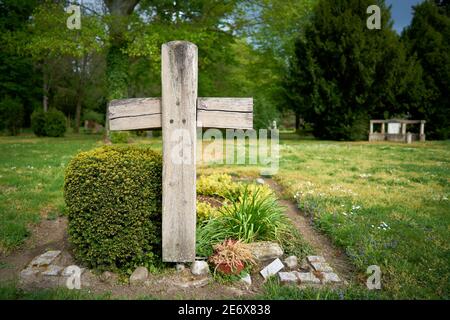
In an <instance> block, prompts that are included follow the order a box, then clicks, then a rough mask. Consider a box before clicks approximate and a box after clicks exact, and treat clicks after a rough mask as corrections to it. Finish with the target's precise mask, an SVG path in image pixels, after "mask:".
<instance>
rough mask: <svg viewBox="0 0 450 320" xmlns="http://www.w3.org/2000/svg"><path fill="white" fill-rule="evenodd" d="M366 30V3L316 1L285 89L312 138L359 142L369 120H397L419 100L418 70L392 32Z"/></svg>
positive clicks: (385, 25) (385, 21)
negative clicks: (300, 113)
mask: <svg viewBox="0 0 450 320" xmlns="http://www.w3.org/2000/svg"><path fill="white" fill-rule="evenodd" d="M377 2H378V5H379V6H380V8H381V10H382V13H381V14H382V25H381V29H380V30H369V29H368V28H367V26H366V21H367V18H368V15H367V14H366V10H367V8H368V7H369V6H370V5H372V4H373V1H371V0H320V1H319V2H318V4H317V6H316V7H315V8H314V11H313V14H312V18H311V22H310V23H309V24H308V25H307V26H306V27H305V29H304V33H302V35H300V36H299V38H298V41H297V45H296V55H297V56H296V59H295V60H294V61H293V63H292V67H291V73H290V75H291V77H292V78H291V79H288V81H287V82H286V83H287V85H286V90H287V91H289V93H290V94H289V97H290V100H291V101H292V103H293V105H294V109H295V110H296V111H297V112H304V113H305V118H306V120H307V121H309V122H311V123H312V124H313V128H314V133H315V135H316V136H318V137H321V138H327V139H351V140H355V139H365V137H366V136H367V132H368V122H369V118H370V117H377V118H384V117H391V116H402V115H405V114H406V113H407V112H409V111H410V110H411V109H415V108H417V106H418V105H419V104H420V98H421V94H420V92H421V90H422V87H421V81H420V72H421V70H420V67H419V65H418V64H417V62H416V61H415V60H414V59H413V58H409V57H408V56H407V54H406V51H405V48H404V46H403V45H402V44H401V42H400V39H399V37H398V36H397V34H396V33H395V32H394V31H393V29H392V22H391V19H390V12H389V9H388V8H387V7H386V5H385V4H384V1H382V0H380V1H377Z"/></svg>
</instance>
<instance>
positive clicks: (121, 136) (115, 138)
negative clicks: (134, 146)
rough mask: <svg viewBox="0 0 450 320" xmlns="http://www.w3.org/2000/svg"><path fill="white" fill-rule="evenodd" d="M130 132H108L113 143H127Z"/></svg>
mask: <svg viewBox="0 0 450 320" xmlns="http://www.w3.org/2000/svg"><path fill="white" fill-rule="evenodd" d="M129 137H130V134H129V133H128V132H127V131H112V132H111V133H110V134H109V138H110V139H111V142H112V143H113V144H118V143H128V138H129Z"/></svg>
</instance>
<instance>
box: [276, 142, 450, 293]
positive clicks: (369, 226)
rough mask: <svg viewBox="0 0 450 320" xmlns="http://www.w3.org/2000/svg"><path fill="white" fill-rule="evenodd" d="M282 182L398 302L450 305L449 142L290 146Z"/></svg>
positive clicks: (285, 147)
mask: <svg viewBox="0 0 450 320" xmlns="http://www.w3.org/2000/svg"><path fill="white" fill-rule="evenodd" d="M281 150H282V151H281V159H280V161H281V163H280V168H281V170H280V172H279V174H278V175H277V177H276V179H277V180H278V182H279V183H280V184H282V185H283V186H284V187H285V188H286V189H287V190H288V194H289V196H290V197H292V198H293V199H295V200H296V201H297V203H298V206H299V208H300V209H301V210H302V211H304V212H305V213H306V214H308V215H310V216H311V217H312V219H313V221H314V223H315V225H316V226H317V228H318V229H320V230H322V231H323V232H324V233H326V234H327V235H329V236H330V237H331V239H332V240H333V241H334V243H335V244H337V245H339V246H341V247H343V248H345V250H346V252H347V254H348V256H349V257H350V258H351V260H352V261H353V263H354V264H355V265H356V266H357V268H358V270H359V271H360V273H361V279H363V278H364V277H366V275H365V274H364V273H365V271H366V269H367V267H368V266H370V265H378V266H380V267H381V271H382V273H383V274H382V285H383V287H384V289H385V290H386V291H387V292H388V293H389V294H390V295H391V296H392V297H393V298H425V299H428V298H447V299H448V298H449V289H450V279H449V275H450V267H449V265H450V251H449V248H450V201H449V198H450V142H449V141H446V142H427V143H425V144H413V145H404V144H389V143H375V144H373V143H371V144H369V143H344V142H342V143H337V142H317V141H308V142H305V141H294V140H290V141H283V142H282V146H281Z"/></svg>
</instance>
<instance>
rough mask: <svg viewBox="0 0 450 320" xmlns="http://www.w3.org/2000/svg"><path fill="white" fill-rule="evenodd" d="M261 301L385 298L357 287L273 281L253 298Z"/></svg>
mask: <svg viewBox="0 0 450 320" xmlns="http://www.w3.org/2000/svg"><path fill="white" fill-rule="evenodd" d="M255 299H261V300H382V299H387V296H386V295H385V294H384V293H383V292H382V291H381V292H380V291H369V290H366V289H364V288H362V287H361V286H358V285H350V286H348V287H345V288H329V287H324V288H312V287H310V288H304V289H299V288H297V287H295V286H281V285H280V284H279V282H278V281H277V280H275V279H269V281H267V283H265V284H264V292H263V293H262V294H260V295H258V296H256V297H255Z"/></svg>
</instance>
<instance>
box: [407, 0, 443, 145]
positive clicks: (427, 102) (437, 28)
mask: <svg viewBox="0 0 450 320" xmlns="http://www.w3.org/2000/svg"><path fill="white" fill-rule="evenodd" d="M403 39H404V41H405V43H406V44H407V45H408V47H409V52H410V54H411V55H417V57H418V59H419V62H420V64H421V66H422V69H423V82H424V83H425V86H426V90H427V91H426V94H425V99H424V104H423V105H421V106H420V108H418V109H417V110H415V112H414V116H415V117H416V118H424V119H425V120H427V125H426V129H427V130H426V133H427V135H428V136H429V137H431V138H437V139H449V138H450V98H449V95H448V92H449V89H450V3H449V2H448V1H425V2H423V3H421V4H419V5H417V6H416V7H415V8H414V18H413V20H412V22H411V25H410V26H409V27H408V28H407V29H406V31H405V32H404V33H403Z"/></svg>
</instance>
